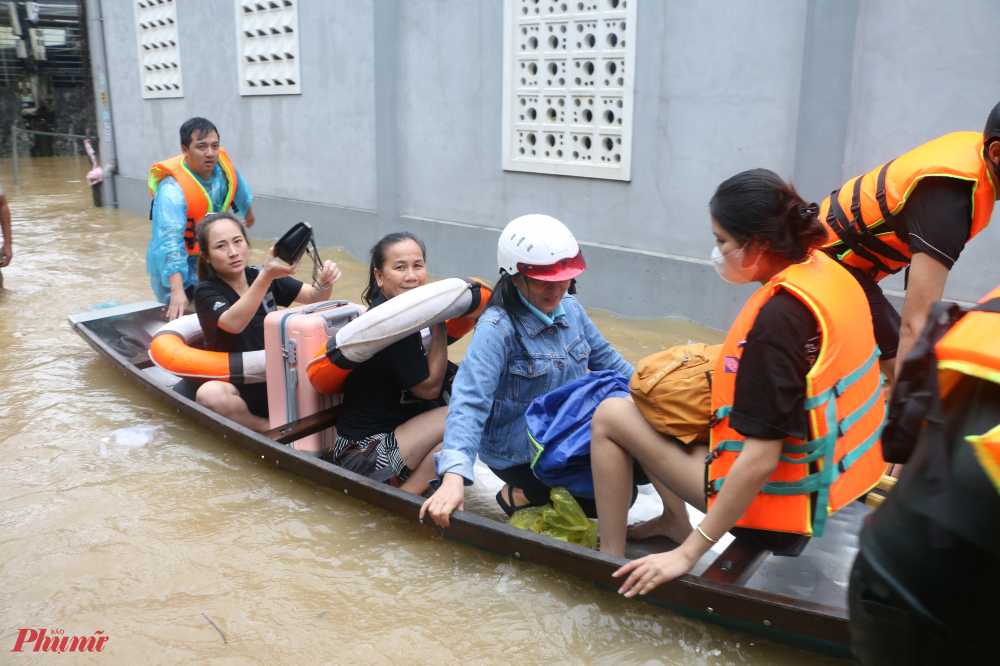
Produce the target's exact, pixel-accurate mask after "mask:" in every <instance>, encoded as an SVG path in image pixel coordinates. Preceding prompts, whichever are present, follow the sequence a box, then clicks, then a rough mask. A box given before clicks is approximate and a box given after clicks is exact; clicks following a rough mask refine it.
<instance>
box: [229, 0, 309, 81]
mask: <svg viewBox="0 0 1000 666" xmlns="http://www.w3.org/2000/svg"><path fill="white" fill-rule="evenodd" d="M298 3H299V0H236V48H237V56H238V58H239V73H240V94H241V95H297V94H301V93H302V82H301V80H300V77H299V12H298Z"/></svg>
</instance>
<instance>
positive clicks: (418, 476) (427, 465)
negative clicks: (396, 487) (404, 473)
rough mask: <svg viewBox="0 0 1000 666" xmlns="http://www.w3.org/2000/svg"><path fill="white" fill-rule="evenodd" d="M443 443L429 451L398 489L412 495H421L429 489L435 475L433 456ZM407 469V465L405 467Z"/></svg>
mask: <svg viewBox="0 0 1000 666" xmlns="http://www.w3.org/2000/svg"><path fill="white" fill-rule="evenodd" d="M442 444H443V442H438V445H437V446H435V447H434V448H433V449H431V450H430V453H428V454H427V455H426V456H424V459H423V460H421V461H420V464H419V465H417V468H416V469H415V470H413V473H412V474H410V478H408V479H407V480H406V481H404V482H403V485H401V486H400V489H402V490H405V491H406V492H408V493H413V494H414V495H422V494H423V493H424V491H425V490H427V489H428V488H430V485H431V479H433V478H435V477H436V476H437V475H436V474H434V454H435V453H437V452H438V451H440V450H441V445H442ZM407 467H409V465H407Z"/></svg>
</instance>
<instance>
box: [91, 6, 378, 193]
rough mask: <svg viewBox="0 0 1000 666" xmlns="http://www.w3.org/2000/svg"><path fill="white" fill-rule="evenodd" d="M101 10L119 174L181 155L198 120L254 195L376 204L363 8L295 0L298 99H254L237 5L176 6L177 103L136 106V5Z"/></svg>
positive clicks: (368, 32)
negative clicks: (241, 56) (183, 133)
mask: <svg viewBox="0 0 1000 666" xmlns="http://www.w3.org/2000/svg"><path fill="white" fill-rule="evenodd" d="M102 5H103V11H104V17H105V21H104V25H105V31H106V32H105V41H106V48H107V59H108V68H109V71H110V72H111V73H112V74H111V76H110V77H109V85H110V88H111V98H112V104H113V106H114V113H115V138H116V143H117V149H118V163H119V172H120V173H121V174H122V175H125V176H130V177H139V178H143V179H145V174H146V173H147V172H148V171H149V167H150V165H151V164H153V163H154V162H156V161H157V160H159V159H163V158H166V157H172V156H173V155H176V154H178V153H180V139H179V136H178V129H179V128H180V126H181V123H183V122H184V121H185V120H187V119H188V118H190V117H192V116H204V117H206V118H209V119H210V120H212V122H214V123H215V124H216V126H217V127H218V128H219V133H220V135H221V138H222V145H223V146H224V147H225V148H226V150H227V152H229V154H230V156H231V157H233V160H234V161H235V162H236V166H237V168H238V169H239V170H240V172H241V173H243V175H245V176H246V178H247V180H248V182H250V183H251V185H252V187H253V189H254V190H255V191H257V192H260V193H262V194H270V195H273V196H277V197H282V198H287V199H295V200H299V201H312V202H319V203H336V204H337V205H340V206H347V207H352V208H363V209H369V210H372V209H374V208H375V146H374V143H375V120H374V95H373V82H372V69H373V67H372V59H373V51H372V3H371V2H324V1H321V0H306V1H305V2H302V3H301V4H300V7H299V30H300V32H301V37H300V40H301V41H300V44H301V60H302V89H303V94H302V95H280V96H279V95H275V96H259V97H241V96H240V94H239V90H238V87H237V70H236V63H237V60H236V58H237V53H236V27H235V15H234V6H233V3H232V2H231V1H227V0H213V1H212V2H203V1H200V0H199V1H191V0H188V1H187V2H185V1H181V2H178V8H177V9H178V30H179V36H180V45H181V69H182V72H183V79H184V93H185V96H184V97H183V98H178V99H159V100H144V99H142V95H141V90H140V87H139V66H138V51H137V49H138V47H137V45H136V34H135V19H134V14H133V7H132V3H130V2H115V1H112V0H103V2H102ZM148 208H149V206H148V203H147V205H146V206H145V209H146V210H148Z"/></svg>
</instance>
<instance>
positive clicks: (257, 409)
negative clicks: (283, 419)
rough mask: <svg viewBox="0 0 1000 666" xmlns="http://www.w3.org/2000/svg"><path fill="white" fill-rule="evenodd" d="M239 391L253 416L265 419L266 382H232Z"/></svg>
mask: <svg viewBox="0 0 1000 666" xmlns="http://www.w3.org/2000/svg"><path fill="white" fill-rule="evenodd" d="M234 386H235V387H236V390H237V391H239V393H240V397H241V398H243V402H245V403H247V409H249V410H250V413H251V414H253V415H254V416H259V417H261V418H262V419H266V418H267V416H268V414H267V384H266V383H264V382H261V383H259V384H234Z"/></svg>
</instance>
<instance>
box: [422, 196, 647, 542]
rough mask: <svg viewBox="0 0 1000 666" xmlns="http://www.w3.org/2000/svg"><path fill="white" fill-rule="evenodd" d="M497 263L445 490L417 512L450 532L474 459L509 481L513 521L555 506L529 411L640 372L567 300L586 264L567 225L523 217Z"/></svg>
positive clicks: (476, 335)
mask: <svg viewBox="0 0 1000 666" xmlns="http://www.w3.org/2000/svg"><path fill="white" fill-rule="evenodd" d="M497 259H498V262H499V265H500V276H501V277H500V280H499V282H498V283H497V286H496V289H495V290H494V292H493V298H492V299H491V301H490V305H489V307H488V308H487V309H486V311H485V312H483V314H482V316H481V317H480V318H479V322H478V323H477V324H476V328H475V331H474V332H473V335H472V341H471V342H470V343H469V348H468V351H466V353H465V358H464V359H463V361H462V366H461V368H459V371H458V375H457V376H456V378H455V384H454V387H453V390H452V395H451V403H450V405H449V410H450V411H449V412H448V423H447V428H446V429H445V436H444V447H443V450H442V451H441V452H440V453H438V454H436V455H435V456H434V458H435V470H436V473H437V477H438V479H439V482H440V486H439V487H438V489H437V491H436V492H435V493H434V495H432V496H431V497H430V499H428V500H427V501H426V502H425V503H424V505H423V507H421V509H420V516H421V517H423V515H424V514H425V513H430V515H431V517H433V518H434V521H435V522H437V523H438V524H439V525H441V526H443V527H447V526H448V525H449V522H450V516H451V513H452V511H454V510H455V509H461V508H462V507H463V504H464V501H465V488H464V486H466V485H471V484H472V483H473V481H474V480H475V475H474V473H473V464H474V463H475V460H476V455H477V454H478V456H479V458H480V459H481V460H482V461H483V462H484V463H486V465H488V466H489V468H490V469H491V470H492V471H493V472H494V473H495V474H496V475H497V476H499V477H500V478H501V479H502V480H503V481H504V482H505V484H506V485H505V486H504V487H503V488H502V489H501V490H500V492H498V493H497V503H498V504H500V507H501V508H502V509H503V510H504V511H505V512H506V513H507V514H508V515H510V514H511V513H513V511H514V510H515V509H520V508H523V507H525V506H528V505H539V504H544V503H546V502H548V501H549V488H547V487H546V486H545V485H544V484H542V482H541V481H539V480H538V479H537V478H535V476H534V474H533V473H532V472H531V467H530V465H529V460H530V458H531V453H530V449H529V444H528V437H527V433H526V426H525V420H524V412H525V410H527V408H528V405H529V404H530V403H531V401H532V400H533V399H535V398H537V397H538V396H540V395H542V394H544V393H548V392H549V391H552V390H554V389H556V388H559V387H560V386H562V385H564V384H568V383H569V382H571V381H573V380H574V379H576V378H578V377H580V376H582V375H583V374H585V373H586V372H587V371H588V370H605V369H611V370H617V371H619V372H621V373H622V374H624V375H626V376H631V374H632V372H633V371H634V370H633V368H632V366H631V365H629V363H628V361H626V360H625V359H624V358H622V355H621V354H619V353H618V352H617V351H616V350H615V349H614V347H612V346H611V345H610V344H609V343H608V341H607V340H605V339H604V336H602V335H601V333H600V331H598V330H597V327H596V326H594V323H593V322H592V321H590V317H588V316H587V313H586V312H584V310H583V306H581V305H580V304H579V303H578V302H577V300H576V299H575V298H574V297H573V296H572V295H570V294H569V293H567V292H568V291H570V290H571V286H572V285H573V282H574V280H575V278H576V277H577V276H578V275H580V274H581V273H582V272H583V270H584V268H585V267H586V262H585V261H584V259H583V253H582V252H581V250H580V246H579V244H578V243H577V242H576V239H575V238H574V237H573V234H572V233H570V231H569V229H567V228H566V226H565V225H563V223H562V222H560V221H559V220H556V219H554V218H552V217H549V216H547V215H525V216H523V217H519V218H517V219H516V220H514V221H512V222H511V223H510V224H508V225H507V226H506V227H505V228H504V230H503V231H502V232H501V234H500V242H499V247H498V249H497Z"/></svg>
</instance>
